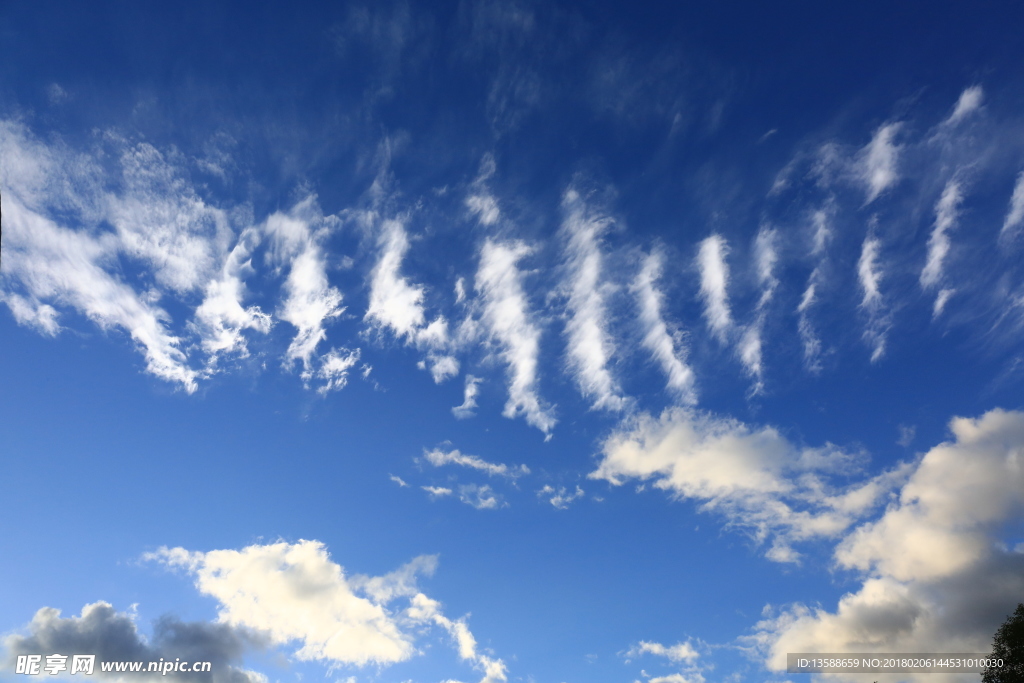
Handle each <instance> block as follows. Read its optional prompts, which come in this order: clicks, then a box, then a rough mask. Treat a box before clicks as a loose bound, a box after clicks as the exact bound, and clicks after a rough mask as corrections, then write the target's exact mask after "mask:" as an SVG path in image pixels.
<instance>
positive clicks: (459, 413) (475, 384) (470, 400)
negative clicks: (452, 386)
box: [452, 375, 483, 420]
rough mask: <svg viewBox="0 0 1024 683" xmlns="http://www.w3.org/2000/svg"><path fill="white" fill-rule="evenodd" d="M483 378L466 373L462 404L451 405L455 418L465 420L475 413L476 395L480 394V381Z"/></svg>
mask: <svg viewBox="0 0 1024 683" xmlns="http://www.w3.org/2000/svg"><path fill="white" fill-rule="evenodd" d="M482 381H483V380H482V379H480V378H479V377H475V376H473V375H466V384H465V388H464V389H463V394H462V404H461V405H457V406H453V407H452V415H454V416H455V418H456V419H459V420H465V419H466V418H468V417H473V415H475V414H476V408H477V404H476V397H477V396H478V395H479V394H480V382H482Z"/></svg>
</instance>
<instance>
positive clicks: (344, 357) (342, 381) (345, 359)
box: [316, 348, 360, 396]
mask: <svg viewBox="0 0 1024 683" xmlns="http://www.w3.org/2000/svg"><path fill="white" fill-rule="evenodd" d="M359 356H360V351H359V349H355V350H352V349H345V348H342V349H331V350H330V351H328V352H327V353H325V354H324V355H323V356H322V357H321V359H320V367H319V368H317V371H316V377H317V378H318V379H322V380H323V381H324V383H323V384H322V385H321V386H320V387H318V388H317V393H319V394H320V395H321V396H324V395H326V394H327V393H328V392H331V391H339V390H341V389H343V388H345V385H346V384H348V373H349V371H350V370H351V369H352V368H353V367H355V365H356V363H358V362H359Z"/></svg>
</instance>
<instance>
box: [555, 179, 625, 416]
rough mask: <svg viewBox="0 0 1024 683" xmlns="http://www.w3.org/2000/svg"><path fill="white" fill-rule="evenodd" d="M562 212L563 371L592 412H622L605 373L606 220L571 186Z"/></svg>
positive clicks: (609, 347) (608, 354) (608, 349)
mask: <svg viewBox="0 0 1024 683" xmlns="http://www.w3.org/2000/svg"><path fill="white" fill-rule="evenodd" d="M562 210H563V212H564V214H565V218H564V220H563V221H562V231H563V233H564V234H565V239H566V249H565V253H566V266H567V269H568V278H567V280H568V282H567V283H566V289H567V291H568V295H569V301H568V312H569V320H568V321H567V323H566V336H567V337H568V340H569V343H568V352H569V367H570V370H571V371H572V373H573V375H574V377H575V379H576V383H577V385H578V386H579V387H580V391H581V392H582V393H583V395H584V396H586V397H588V398H593V408H595V409H607V410H622V409H624V408H625V407H626V404H627V401H626V399H625V398H624V397H623V396H622V395H621V393H622V391H621V389H620V388H619V385H618V382H616V381H615V378H613V377H612V374H611V371H610V370H609V369H608V363H609V362H610V360H611V358H612V357H613V356H614V355H615V344H614V342H613V341H612V339H611V335H609V334H608V330H607V325H608V323H607V320H606V310H605V309H606V305H605V296H606V290H607V285H606V284H605V283H604V282H603V281H602V278H601V269H602V258H603V257H602V254H601V247H600V240H601V237H602V235H603V233H604V232H605V231H606V230H607V229H608V226H609V225H610V223H611V219H610V218H608V217H607V216H602V215H600V214H595V213H594V212H593V211H592V210H591V209H590V207H588V206H587V205H586V203H585V201H584V200H583V198H581V197H580V195H579V193H578V192H577V191H576V190H575V189H573V188H569V189H568V190H566V192H565V195H564V196H563V198H562Z"/></svg>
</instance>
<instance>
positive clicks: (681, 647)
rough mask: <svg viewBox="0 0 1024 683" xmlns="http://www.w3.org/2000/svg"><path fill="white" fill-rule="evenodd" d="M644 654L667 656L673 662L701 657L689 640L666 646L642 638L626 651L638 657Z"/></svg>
mask: <svg viewBox="0 0 1024 683" xmlns="http://www.w3.org/2000/svg"><path fill="white" fill-rule="evenodd" d="M644 654H651V655H656V656H658V657H665V658H666V659H668V660H669V661H671V662H694V661H696V660H697V658H698V657H700V653H699V652H697V650H696V648H694V647H693V645H691V644H690V642H689V641H687V642H685V643H676V644H675V645H671V646H667V647H666V646H665V645H662V644H661V643H656V642H649V641H645V640H641V641H640V642H639V643H638V644H637V645H636V646H635V647H633V648H630V650H629V652H627V653H626V656H627V657H638V656H640V655H644Z"/></svg>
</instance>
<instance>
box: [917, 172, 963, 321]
mask: <svg viewBox="0 0 1024 683" xmlns="http://www.w3.org/2000/svg"><path fill="white" fill-rule="evenodd" d="M962 201H963V192H962V190H961V185H960V182H959V181H958V180H956V179H955V178H954V179H952V180H950V181H949V182H947V183H946V187H945V188H944V189H943V190H942V196H941V197H939V201H938V203H936V205H935V227H934V228H933V229H932V234H931V237H929V238H928V260H927V262H926V263H925V266H924V268H923V269H922V270H921V287H922V288H924V289H930V288H933V287H935V286H936V285H938V283H939V281H940V280H941V279H942V268H943V265H944V262H945V260H946V257H947V256H948V255H949V249H950V240H949V232H950V231H951V230H953V229H954V228H956V225H957V222H958V220H959V210H960V203H961V202H962ZM940 310H941V307H940Z"/></svg>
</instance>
